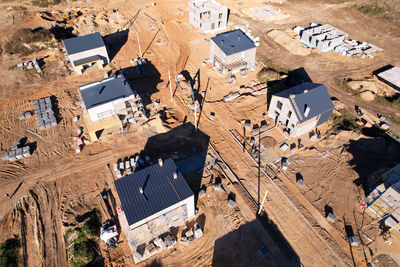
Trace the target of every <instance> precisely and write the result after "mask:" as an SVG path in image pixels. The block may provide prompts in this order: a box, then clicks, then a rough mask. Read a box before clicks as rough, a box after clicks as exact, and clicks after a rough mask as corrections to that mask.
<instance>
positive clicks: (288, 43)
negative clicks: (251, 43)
mask: <svg viewBox="0 0 400 267" xmlns="http://www.w3.org/2000/svg"><path fill="white" fill-rule="evenodd" d="M268 37H270V38H271V39H272V40H274V41H275V42H276V43H277V44H279V45H281V46H283V48H285V49H286V50H287V51H289V52H290V53H292V54H293V55H297V56H308V55H309V54H310V51H309V50H308V49H307V48H306V47H304V46H303V45H302V44H301V42H300V41H299V40H296V39H294V38H292V37H290V36H289V35H288V33H286V32H283V31H279V30H272V31H270V32H269V33H268Z"/></svg>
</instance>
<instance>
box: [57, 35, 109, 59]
mask: <svg viewBox="0 0 400 267" xmlns="http://www.w3.org/2000/svg"><path fill="white" fill-rule="evenodd" d="M63 43H64V47H65V49H66V50H67V53H68V55H72V54H76V53H80V52H83V51H87V50H90V49H95V48H98V47H102V46H105V44H104V40H103V37H101V35H100V33H98V32H95V33H90V34H86V35H83V36H78V37H74V38H70V39H66V40H63Z"/></svg>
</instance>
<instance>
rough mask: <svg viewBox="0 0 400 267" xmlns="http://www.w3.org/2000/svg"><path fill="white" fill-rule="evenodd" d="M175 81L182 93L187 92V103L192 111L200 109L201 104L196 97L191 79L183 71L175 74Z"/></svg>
mask: <svg viewBox="0 0 400 267" xmlns="http://www.w3.org/2000/svg"><path fill="white" fill-rule="evenodd" d="M175 83H176V85H177V86H178V88H179V89H180V90H181V92H182V93H184V94H187V95H188V96H187V98H186V104H187V105H188V106H189V109H190V110H191V111H195V110H199V109H200V104H199V101H198V100H197V99H196V94H195V92H194V90H193V87H192V84H191V81H190V80H188V79H186V78H185V76H184V75H183V74H182V73H181V74H178V75H176V76H175Z"/></svg>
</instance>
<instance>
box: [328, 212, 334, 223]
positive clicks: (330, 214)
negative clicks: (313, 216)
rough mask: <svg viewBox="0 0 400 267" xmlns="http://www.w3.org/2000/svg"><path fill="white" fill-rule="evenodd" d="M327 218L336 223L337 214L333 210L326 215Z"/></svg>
mask: <svg viewBox="0 0 400 267" xmlns="http://www.w3.org/2000/svg"><path fill="white" fill-rule="evenodd" d="M326 219H327V220H328V221H330V222H331V223H334V222H335V219H336V216H335V215H334V214H333V213H332V212H329V214H328V215H327V216H326Z"/></svg>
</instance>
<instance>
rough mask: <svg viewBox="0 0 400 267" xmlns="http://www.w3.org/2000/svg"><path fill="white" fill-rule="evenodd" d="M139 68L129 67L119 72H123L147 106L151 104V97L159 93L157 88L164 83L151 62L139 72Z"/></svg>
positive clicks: (146, 62) (144, 65)
mask: <svg viewBox="0 0 400 267" xmlns="http://www.w3.org/2000/svg"><path fill="white" fill-rule="evenodd" d="M138 68H139V67H128V68H125V69H123V70H120V71H119V72H122V73H123V74H124V76H125V78H126V79H127V80H128V81H129V83H130V85H131V86H132V87H133V88H134V89H135V90H136V92H137V93H138V94H139V95H140V97H141V98H142V101H143V103H144V104H145V105H148V104H150V103H151V102H152V101H151V95H152V94H154V93H156V92H158V89H157V86H158V84H159V83H161V82H163V80H162V79H161V74H160V72H159V71H158V69H157V68H156V67H155V66H154V65H153V64H152V63H151V61H149V60H145V63H144V64H143V66H142V67H141V70H139V71H138Z"/></svg>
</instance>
